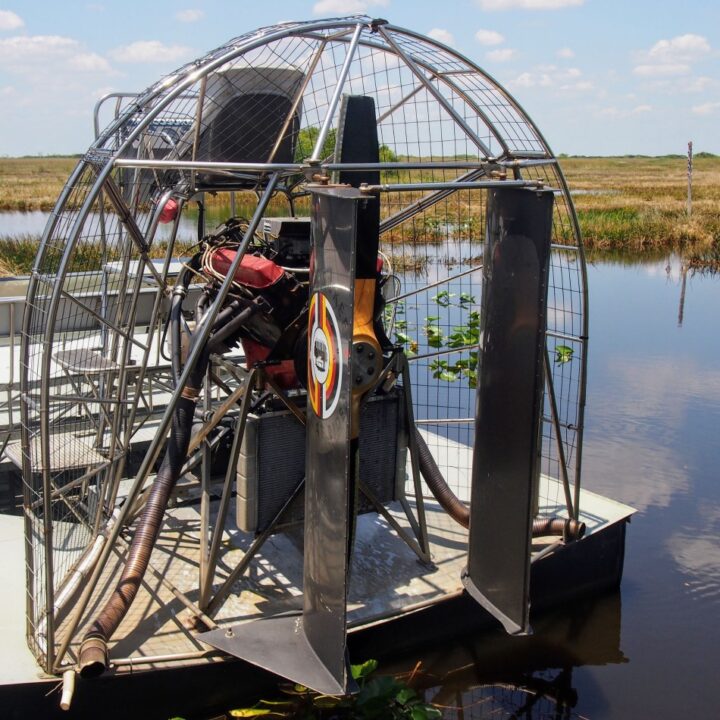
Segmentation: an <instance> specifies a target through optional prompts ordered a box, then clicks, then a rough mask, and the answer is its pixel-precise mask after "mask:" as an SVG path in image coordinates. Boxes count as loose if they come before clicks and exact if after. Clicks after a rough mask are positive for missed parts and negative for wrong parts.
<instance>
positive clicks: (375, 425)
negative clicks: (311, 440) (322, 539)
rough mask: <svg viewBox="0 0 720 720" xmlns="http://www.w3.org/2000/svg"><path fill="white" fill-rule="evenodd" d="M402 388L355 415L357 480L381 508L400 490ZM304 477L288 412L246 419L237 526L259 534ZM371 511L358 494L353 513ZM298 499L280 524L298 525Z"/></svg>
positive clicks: (299, 441) (299, 434) (299, 443)
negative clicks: (358, 451)
mask: <svg viewBox="0 0 720 720" xmlns="http://www.w3.org/2000/svg"><path fill="white" fill-rule="evenodd" d="M402 402H403V397H402V388H399V387H396V388H395V389H394V390H393V391H392V392H391V393H388V394H387V395H382V396H374V397H372V398H370V399H369V400H368V401H367V403H365V405H364V407H363V409H362V411H361V414H360V479H361V481H362V482H363V483H365V484H366V485H367V486H368V487H369V489H370V490H371V491H372V493H373V495H374V496H375V497H376V498H377V499H378V500H379V501H380V502H382V503H388V502H391V501H392V500H398V499H400V498H401V497H402V496H403V493H404V487H405V465H406V456H407V430H406V428H405V422H404V413H403V411H402V408H403V406H402ZM304 477H305V428H304V427H303V426H302V425H300V423H299V422H298V421H297V420H296V419H295V418H294V417H293V415H292V414H291V413H290V412H289V411H288V410H276V411H270V412H264V413H262V414H252V413H251V414H250V415H248V418H247V424H246V427H245V435H244V437H243V442H242V446H241V450H240V458H239V460H238V466H237V526H238V528H239V529H240V530H243V531H245V532H262V531H263V530H265V529H266V528H267V527H268V525H269V524H270V523H271V522H272V520H273V518H274V517H275V516H276V515H277V513H278V512H279V511H280V510H281V508H282V506H283V505H284V504H285V502H287V500H288V498H289V497H290V496H291V495H292V493H293V491H294V490H295V489H296V488H297V486H298V484H299V483H300V482H301V481H302V479H303V478H304ZM372 509H373V508H372V506H371V505H370V503H369V502H368V501H367V500H366V498H365V497H364V496H363V494H362V493H360V503H359V508H358V510H359V512H368V511H370V510H372ZM303 515H304V496H303V493H301V494H300V496H299V497H298V498H297V500H296V501H295V502H294V503H293V504H292V505H291V506H290V507H289V508H288V510H287V512H286V513H284V514H283V517H282V519H281V524H282V525H285V524H288V523H294V522H300V521H302V519H303Z"/></svg>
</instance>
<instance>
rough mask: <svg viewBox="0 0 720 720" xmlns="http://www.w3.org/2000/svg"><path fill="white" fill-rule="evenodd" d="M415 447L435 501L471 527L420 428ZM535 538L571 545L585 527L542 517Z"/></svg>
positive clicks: (534, 527)
mask: <svg viewBox="0 0 720 720" xmlns="http://www.w3.org/2000/svg"><path fill="white" fill-rule="evenodd" d="M415 444H416V445H417V449H418V461H419V465H420V473H421V474H422V476H423V478H424V479H425V482H426V483H427V486H428V488H430V492H431V493H432V494H433V497H434V498H435V499H436V500H437V501H438V503H439V504H440V507H441V508H442V509H443V510H444V511H445V512H446V513H447V514H448V515H450V517H451V518H452V519H453V520H455V522H457V523H458V524H459V525H462V526H463V527H464V528H468V527H470V508H469V507H468V506H467V505H465V503H464V502H462V500H460V499H459V498H458V497H457V495H455V493H454V492H453V491H452V490H451V489H450V487H449V486H448V484H447V482H446V481H445V478H444V477H443V475H442V473H441V472H440V468H439V467H438V466H437V463H436V462H435V458H434V457H433V454H432V453H431V452H430V449H429V448H428V446H427V443H426V442H425V439H424V438H423V436H422V435H421V434H420V431H419V430H418V429H417V428H415ZM532 534H533V537H542V536H545V535H561V536H562V538H563V540H564V541H565V542H570V541H571V540H579V539H580V538H581V537H582V536H583V535H584V534H585V523H583V522H579V521H577V520H573V519H569V518H557V517H555V518H548V517H539V518H535V519H534V520H533V524H532Z"/></svg>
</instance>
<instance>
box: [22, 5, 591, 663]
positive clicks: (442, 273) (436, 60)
mask: <svg viewBox="0 0 720 720" xmlns="http://www.w3.org/2000/svg"><path fill="white" fill-rule="evenodd" d="M271 70H272V72H271ZM263 83H264V84H265V85H264V86H263V87H261V85H262V84H263ZM268 87H269V88H270V89H269V90H268ZM260 89H264V92H259V90H260ZM223 92H230V94H232V93H237V94H238V96H240V97H242V98H244V101H243V103H241V105H242V106H243V107H242V108H241V111H242V112H244V113H245V115H243V116H242V117H243V118H244V119H243V123H245V124H244V125H243V124H242V123H240V125H241V126H242V127H245V128H247V127H250V126H252V127H254V128H255V132H260V133H261V135H262V125H267V123H263V122H262V117H263V116H262V113H263V112H274V115H275V116H278V117H277V118H275V119H274V120H273V122H274V125H272V128H271V129H272V130H273V132H274V134H270V136H269V137H264V136H263V142H266V143H269V144H267V145H263V151H264V153H265V154H264V155H262V157H261V159H258V158H257V157H255V155H256V154H257V153H258V152H259V150H258V146H257V144H256V145H255V146H253V147H249V146H245V145H243V140H242V138H241V137H239V135H238V137H233V136H232V133H230V136H229V137H230V139H229V141H228V142H227V143H226V146H225V147H223V146H222V143H221V142H220V141H219V140H218V142H219V143H220V144H219V145H218V146H217V148H219V149H217V148H216V149H215V150H213V147H214V146H213V139H212V138H211V139H207V138H208V137H209V135H208V133H210V134H211V131H212V127H213V123H214V122H216V121H217V123H220V120H219V119H218V118H220V117H221V115H222V111H223V107H221V106H222V102H223V101H222V100H221V98H222V97H224V96H223V95H222V93H223ZM343 93H351V94H363V95H370V96H371V97H373V98H374V100H375V105H376V109H377V117H378V135H379V141H380V143H381V162H380V164H379V165H377V166H375V167H376V169H378V170H379V171H380V173H381V182H380V184H379V186H377V187H374V188H369V189H368V192H375V193H379V194H380V197H381V247H382V251H383V252H384V253H385V256H386V259H387V260H388V261H389V265H391V266H393V267H394V272H395V273H396V274H397V275H399V276H400V275H402V276H403V282H402V286H401V287H400V288H399V289H397V292H394V293H392V296H391V297H389V298H388V299H389V301H390V307H392V308H394V309H393V310H392V311H390V312H388V314H387V315H388V317H387V320H388V323H389V330H391V331H392V333H393V339H395V340H396V341H397V342H398V343H401V344H405V346H406V349H407V350H408V351H409V354H410V355H411V357H410V366H411V377H412V380H413V387H414V388H415V394H414V400H415V404H414V415H415V418H416V420H417V422H418V424H419V426H420V427H421V428H423V430H427V432H428V437H429V438H430V445H431V449H433V451H434V452H435V454H436V457H437V459H438V463H439V464H440V465H441V468H442V467H443V465H444V466H445V467H446V468H447V466H448V465H451V464H452V463H453V459H452V448H453V443H457V442H460V443H464V444H468V440H469V438H471V437H472V432H473V417H474V395H475V393H474V390H473V387H474V378H473V374H472V373H473V366H474V363H476V361H477V343H478V338H477V336H476V335H473V332H472V331H473V329H476V327H477V325H476V320H477V318H476V317H475V318H473V316H472V307H473V305H474V304H475V302H476V300H475V298H476V297H477V298H479V296H480V281H481V278H480V275H481V273H480V272H479V271H478V270H479V268H480V267H481V261H480V260H479V257H480V256H481V254H482V240H483V238H482V231H483V228H484V215H485V209H484V208H485V197H486V193H487V192H488V189H489V188H491V187H492V186H493V184H497V183H503V184H517V185H519V186H528V187H540V186H549V187H552V188H553V189H554V190H555V197H556V203H555V209H554V222H553V245H552V256H551V267H550V275H549V288H548V327H547V333H546V336H547V343H546V370H547V372H546V386H545V400H544V415H543V418H542V472H543V473H545V474H547V475H551V476H553V477H558V478H560V479H561V480H562V481H563V486H564V489H565V495H564V498H563V501H564V502H566V505H567V508H568V512H569V514H570V515H572V516H575V517H577V514H578V499H579V489H580V471H581V461H582V433H583V413H584V404H585V382H586V372H587V338H588V320H587V317H588V300H587V288H586V285H587V282H586V271H585V258H584V252H583V247H582V241H581V237H580V231H579V226H578V221H577V216H576V214H575V210H574V208H573V204H572V200H571V198H570V194H569V191H568V187H567V184H566V182H565V178H564V176H563V174H562V171H561V169H560V166H559V164H558V161H557V159H556V158H555V156H554V155H553V153H552V151H551V150H550V148H549V146H548V144H547V142H546V141H545V139H544V138H543V136H542V134H541V133H540V131H539V130H538V129H537V127H536V126H535V125H534V123H533V122H532V120H531V119H530V118H529V117H528V115H527V113H525V111H524V110H523V109H522V107H521V106H520V105H519V104H518V103H517V102H516V101H515V99H514V98H513V97H512V96H511V95H510V94H509V93H507V92H506V91H505V90H504V89H503V88H502V87H501V86H500V85H499V84H498V83H497V82H496V81H495V80H494V79H493V78H492V77H491V76H490V75H488V74H487V73H486V72H484V71H483V70H482V69H481V68H480V67H478V66H477V65H476V64H474V63H473V62H472V61H471V60H469V59H468V58H466V57H464V56H462V55H461V54H459V53H457V52H456V51H454V50H452V49H451V48H449V47H446V46H444V45H442V44H440V43H438V42H436V41H434V40H430V39H428V38H426V37H423V36H421V35H418V34H416V33H413V32H411V31H409V30H406V29H403V28H399V27H396V26H393V25H391V24H387V23H386V22H385V21H376V20H372V19H370V18H368V17H364V16H358V17H351V18H337V19H329V20H318V21H312V22H293V23H284V24H279V25H274V26H270V27H266V28H262V29H260V30H257V31H253V32H250V33H246V34H244V35H241V36H239V37H237V38H234V39H233V40H231V41H230V42H228V43H226V44H225V45H223V46H221V47H219V48H217V49H215V50H213V51H211V52H209V53H208V54H206V55H205V56H203V57H202V58H199V59H198V60H196V61H194V62H191V63H188V64H186V65H184V66H183V67H181V68H179V69H178V70H177V71H175V72H173V73H171V74H169V75H167V76H166V77H164V78H162V79H161V80H159V81H158V82H157V83H155V84H154V85H152V86H151V87H149V88H148V89H147V90H146V91H144V92H143V93H141V94H139V95H130V94H123V93H119V94H114V95H111V96H108V97H107V98H105V99H104V100H103V101H101V102H100V103H99V104H98V107H97V108H96V113H95V122H96V131H97V130H99V128H100V126H101V124H102V122H103V120H106V121H108V122H107V126H106V127H105V129H104V130H103V131H102V132H98V133H97V139H96V141H95V142H94V143H93V145H92V146H91V147H90V148H89V150H88V151H87V153H86V154H85V155H84V156H83V158H82V159H81V160H80V161H79V163H78V165H77V167H76V168H75V170H74V172H73V173H72V175H71V177H70V178H69V180H68V182H67V184H66V186H65V188H64V190H63V191H62V194H61V195H60V197H59V199H58V201H57V204H56V206H55V209H54V211H53V212H52V214H51V218H50V220H49V222H48V225H47V227H46V229H45V231H44V234H43V236H42V240H41V246H40V249H39V252H38V255H37V258H36V260H35V264H34V267H33V272H32V276H31V280H30V285H29V289H28V295H27V306H26V310H25V315H24V321H23V328H22V347H21V357H22V377H21V392H22V408H21V410H22V447H23V477H24V482H25V488H24V492H25V508H26V548H27V561H28V562H27V566H28V603H27V618H28V628H27V634H28V639H29V642H30V645H31V648H32V649H33V651H34V652H35V654H36V656H37V657H38V659H39V660H40V662H41V664H42V665H43V667H45V668H46V669H47V670H48V671H53V670H55V671H57V670H58V669H59V668H61V667H62V663H63V661H64V658H65V656H66V653H67V650H68V647H69V645H70V643H71V642H72V638H73V634H74V632H75V630H76V629H77V627H78V626H79V625H80V624H81V622H82V620H83V617H84V613H85V610H86V608H87V606H88V603H89V601H90V597H91V595H92V592H93V588H94V586H95V584H96V583H97V581H98V578H99V577H100V574H101V573H102V569H103V567H104V565H105V563H106V562H107V559H108V557H109V556H110V554H111V552H112V549H113V547H114V546H115V544H116V543H117V542H119V541H120V540H119V538H120V535H121V532H122V530H123V529H124V528H125V527H126V526H127V525H128V524H129V523H130V522H131V521H132V519H133V518H134V517H135V515H134V512H135V510H136V507H137V501H138V498H141V492H142V489H143V487H144V485H145V483H146V480H147V478H148V476H149V475H150V474H151V473H152V471H153V465H154V463H155V461H156V459H157V457H158V455H159V453H160V451H161V449H162V445H163V442H164V439H165V436H166V434H167V430H168V427H169V423H170V418H171V414H172V408H173V406H174V403H175V402H176V401H177V398H178V397H179V393H180V388H181V387H182V384H183V383H182V382H180V383H178V384H177V387H176V389H173V386H172V383H171V382H170V380H169V369H168V367H167V363H166V362H165V360H164V359H163V323H164V319H165V318H166V316H167V312H168V305H169V295H170V293H171V291H172V283H173V273H174V269H175V265H174V264H173V258H174V256H176V255H177V254H178V253H181V252H182V251H183V250H184V249H187V248H188V247H189V246H191V245H192V244H193V243H194V242H196V239H197V238H196V237H194V236H192V235H190V236H189V237H188V235H189V233H188V232H187V228H186V225H187V221H186V220H185V219H184V215H183V211H184V212H185V215H189V214H190V211H191V210H192V211H193V213H194V209H193V207H192V206H193V204H194V203H199V205H198V207H199V211H198V212H197V223H198V231H197V235H198V236H200V237H202V235H203V234H204V232H205V227H206V224H207V222H208V220H207V218H208V214H211V213H210V210H212V207H213V203H215V206H217V205H220V207H221V208H222V211H224V212H226V213H227V214H228V215H230V214H231V215H235V214H239V213H238V208H239V209H240V211H241V213H244V214H247V215H248V216H249V228H248V234H249V235H252V234H254V233H255V231H256V230H258V228H259V226H260V222H261V220H262V218H263V216H266V215H268V213H275V214H287V213H288V212H291V213H302V212H303V211H304V210H306V209H307V207H308V205H307V203H308V192H307V187H306V186H307V183H308V182H311V181H313V180H318V179H326V178H330V179H331V178H332V177H333V175H334V174H335V173H338V172H339V171H348V172H350V171H353V170H359V169H366V166H362V167H361V166H360V165H358V164H356V165H351V164H347V163H346V164H340V163H336V162H334V161H333V158H332V144H333V138H334V133H335V129H336V127H337V123H338V107H339V103H340V99H341V95H342V94H343ZM278 108H283V109H284V114H283V113H281V112H280V111H279V110H278ZM253 113H254V114H253ZM108 115H109V118H108ZM258 117H260V121H258ZM280 118H281V119H280ZM258 126H260V130H258V129H257V128H258ZM268 133H269V131H268V132H266V135H268ZM226 134H227V133H226ZM255 137H257V135H256V136H255ZM268 147H269V152H267V148H268ZM225 151H227V154H229V155H231V156H234V157H232V158H231V159H229V160H228V159H226V158H225V157H222V154H223V152H225ZM213 153H214V154H213ZM218 153H220V156H218ZM247 158H251V159H250V160H248V159H247ZM212 194H215V195H216V196H217V197H219V198H220V200H217V199H215V200H214V199H213V197H212ZM169 198H172V199H174V200H175V201H176V202H177V203H178V206H179V209H180V212H178V215H177V217H176V219H175V220H174V221H173V222H172V223H170V224H169V226H164V225H162V224H161V222H160V221H161V214H162V210H163V207H164V205H165V203H166V201H167V200H168V199H169ZM193 220H194V218H193ZM228 288H229V283H227V282H226V283H225V285H224V286H223V290H221V292H220V294H219V297H218V299H217V301H216V302H215V303H214V305H213V307H212V308H210V310H209V311H208V313H209V315H210V316H211V317H214V313H217V311H218V308H219V307H220V305H221V304H222V301H223V300H224V298H225V294H226V293H227V292H228ZM473 322H475V325H474V326H473ZM209 325H210V322H208V323H207V326H209ZM473 353H474V356H473ZM192 363H193V356H192V353H191V355H190V357H189V358H188V366H187V367H186V371H187V368H188V367H189V366H191V365H192ZM226 365H228V367H225V366H223V367H224V370H223V372H225V373H226V374H225V376H224V377H225V388H226V392H228V393H230V394H232V391H233V389H234V388H236V387H237V386H238V385H241V384H242V382H243V377H244V376H243V374H242V372H239V371H237V369H235V368H233V367H232V366H231V365H232V364H231V363H229V364H227V363H226ZM439 388H441V389H442V392H443V393H444V395H445V401H444V402H443V403H439V402H438V399H437V394H438V392H439V391H440V390H439ZM217 392H218V393H220V391H219V390H218V391H217ZM224 392H225V391H224ZM213 398H215V399H213ZM205 403H206V410H208V411H210V410H212V409H213V408H214V407H216V406H217V404H218V402H217V397H216V396H213V395H211V393H210V391H209V389H208V391H207V392H206V397H205ZM153 423H154V424H153ZM151 426H152V432H151V433H150V435H151V436H150V437H149V438H145V440H146V445H147V449H146V450H145V451H144V455H143V456H142V457H141V458H134V457H133V453H134V449H133V448H134V447H135V446H136V445H137V444H138V442H139V440H140V438H141V437H144V434H147V433H146V430H147V428H149V427H151ZM128 468H132V469H133V472H132V473H131V477H132V478H134V479H129V477H128ZM454 469H455V471H456V472H459V473H460V474H461V475H462V474H463V473H464V474H465V476H467V477H469V470H470V469H469V468H457V467H456V468H454ZM462 490H463V488H461V491H462ZM465 491H466V499H469V486H468V487H466V488H465ZM119 496H123V497H124V498H125V502H124V503H123V504H122V505H119V504H118V502H117V500H118V497H119ZM545 500H546V499H544V498H539V500H538V502H539V504H540V505H542V503H543V502H545ZM80 570H82V572H80ZM78 583H80V584H82V585H83V588H82V590H81V599H80V601H79V602H78V603H77V604H76V609H75V610H73V612H72V613H70V614H69V615H68V614H67V608H66V607H65V606H66V605H67V604H68V603H67V600H68V598H70V597H73V596H75V595H76V594H77V592H78V586H77V585H78Z"/></svg>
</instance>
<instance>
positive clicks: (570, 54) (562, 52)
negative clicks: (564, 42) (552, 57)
mask: <svg viewBox="0 0 720 720" xmlns="http://www.w3.org/2000/svg"><path fill="white" fill-rule="evenodd" d="M555 54H556V55H557V56H558V57H559V58H563V59H564V60H569V59H570V58H574V57H575V52H574V50H571V49H570V48H569V47H564V48H560V49H559V50H558V51H557V52H556V53H555Z"/></svg>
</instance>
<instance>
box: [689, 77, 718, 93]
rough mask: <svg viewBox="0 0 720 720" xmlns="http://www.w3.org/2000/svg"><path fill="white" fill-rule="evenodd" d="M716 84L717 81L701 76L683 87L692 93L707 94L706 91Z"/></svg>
mask: <svg viewBox="0 0 720 720" xmlns="http://www.w3.org/2000/svg"><path fill="white" fill-rule="evenodd" d="M714 82H715V81H714V80H713V79H712V78H709V77H706V76H704V75H701V76H700V77H696V78H694V79H692V80H690V81H689V82H688V83H686V84H685V85H684V87H683V90H685V92H690V93H699V92H705V90H707V89H708V88H709V87H710V86H711V85H713V84H714Z"/></svg>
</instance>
